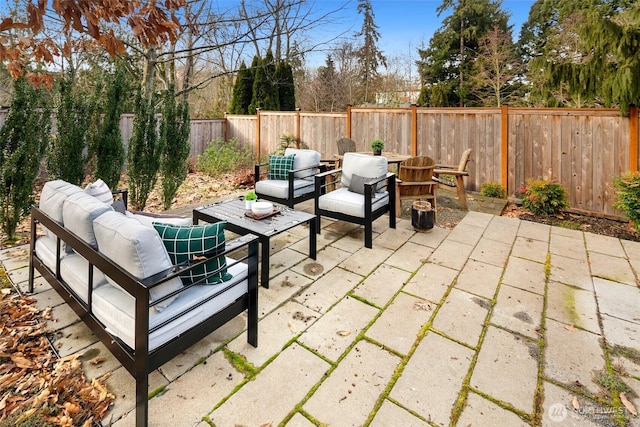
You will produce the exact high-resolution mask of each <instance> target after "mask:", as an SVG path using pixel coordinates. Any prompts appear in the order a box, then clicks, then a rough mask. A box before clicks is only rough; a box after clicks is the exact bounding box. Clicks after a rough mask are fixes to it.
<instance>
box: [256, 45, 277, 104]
mask: <svg viewBox="0 0 640 427" xmlns="http://www.w3.org/2000/svg"><path fill="white" fill-rule="evenodd" d="M258 108H260V109H261V110H271V111H277V110H279V109H280V102H279V99H278V86H277V85H276V81H275V63H274V60H273V53H271V51H270V50H269V51H267V54H266V56H265V57H264V59H262V60H261V61H260V63H259V65H258V67H257V69H256V74H255V77H254V81H253V96H252V98H251V105H249V114H255V113H256V110H257V109H258Z"/></svg>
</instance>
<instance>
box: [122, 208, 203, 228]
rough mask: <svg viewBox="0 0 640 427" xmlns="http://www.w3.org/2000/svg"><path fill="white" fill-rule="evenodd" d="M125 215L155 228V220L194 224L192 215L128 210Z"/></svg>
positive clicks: (168, 222)
mask: <svg viewBox="0 0 640 427" xmlns="http://www.w3.org/2000/svg"><path fill="white" fill-rule="evenodd" d="M125 215H126V216H128V217H129V218H135V219H136V220H138V221H139V222H140V223H141V224H143V225H146V226H147V227H150V228H153V223H154V222H161V223H163V224H171V225H191V224H193V218H191V217H190V216H179V215H168V214H155V213H150V212H135V213H133V212H129V211H126V212H125Z"/></svg>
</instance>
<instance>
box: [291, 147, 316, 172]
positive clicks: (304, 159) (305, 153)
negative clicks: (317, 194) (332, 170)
mask: <svg viewBox="0 0 640 427" xmlns="http://www.w3.org/2000/svg"><path fill="white" fill-rule="evenodd" d="M284 155H285V156H290V155H294V156H295V157H294V158H293V169H294V170H296V169H305V170H303V171H300V172H295V173H294V174H293V176H294V178H300V179H302V178H309V177H311V176H313V175H315V174H316V173H318V171H317V170H316V169H307V168H311V167H312V166H319V165H320V153H319V152H317V151H315V150H305V149H298V148H287V149H286V150H284Z"/></svg>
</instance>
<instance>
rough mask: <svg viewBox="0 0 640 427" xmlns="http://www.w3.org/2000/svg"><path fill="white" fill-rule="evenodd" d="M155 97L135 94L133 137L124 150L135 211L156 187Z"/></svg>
mask: <svg viewBox="0 0 640 427" xmlns="http://www.w3.org/2000/svg"><path fill="white" fill-rule="evenodd" d="M155 104H156V97H155V96H154V94H149V95H146V94H145V93H144V89H143V88H139V89H138V90H137V91H136V106H135V111H134V118H133V134H132V135H131V139H129V147H128V150H127V174H128V175H129V192H130V196H131V197H130V200H131V204H132V206H133V208H134V209H135V210H143V209H144V207H145V205H146V204H147V200H148V198H149V194H150V193H151V190H153V187H154V186H155V184H156V181H157V178H158V171H159V169H160V157H161V154H162V152H163V150H164V147H162V145H161V141H160V140H159V138H158V126H157V125H158V120H157V118H156V109H155Z"/></svg>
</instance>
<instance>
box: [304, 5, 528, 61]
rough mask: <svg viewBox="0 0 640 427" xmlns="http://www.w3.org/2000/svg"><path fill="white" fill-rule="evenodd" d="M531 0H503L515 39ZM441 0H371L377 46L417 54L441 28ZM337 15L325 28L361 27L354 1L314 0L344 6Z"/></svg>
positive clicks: (388, 51)
mask: <svg viewBox="0 0 640 427" xmlns="http://www.w3.org/2000/svg"><path fill="white" fill-rule="evenodd" d="M533 3H534V0H504V1H503V3H502V8H503V9H504V10H506V11H507V12H509V13H510V15H511V18H510V21H509V23H510V24H512V25H513V29H514V38H516V39H517V37H518V35H519V32H520V27H521V26H522V24H523V23H524V22H525V21H526V20H527V17H528V15H529V9H530V8H531V5H532V4H533ZM441 4H442V1H441V0H371V6H372V7H373V13H374V15H375V22H376V24H377V25H378V27H379V32H380V36H381V37H380V40H379V48H380V49H381V50H382V51H383V53H384V54H385V55H387V56H388V57H389V56H392V55H407V54H411V56H412V57H416V56H417V53H416V50H417V49H418V48H419V47H420V46H421V45H422V44H423V43H424V45H425V46H427V45H428V44H429V40H430V39H431V36H432V35H433V33H434V32H435V31H436V30H437V29H438V28H440V26H441V25H442V20H443V19H444V18H445V17H446V16H448V13H447V12H444V13H443V14H442V15H440V16H437V14H436V9H437V8H438V6H440V5H441ZM343 5H344V7H343V9H342V10H341V11H340V12H339V13H338V14H337V15H336V17H337V16H339V17H340V19H341V22H337V23H335V24H333V26H328V27H326V28H325V31H326V32H327V33H328V34H330V33H332V32H333V33H338V32H342V31H348V35H353V33H355V32H357V31H359V30H360V28H361V26H362V16H361V15H360V14H358V12H357V6H358V2H357V0H315V6H314V8H318V9H319V10H325V11H329V10H335V9H338V8H340V6H343Z"/></svg>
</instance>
